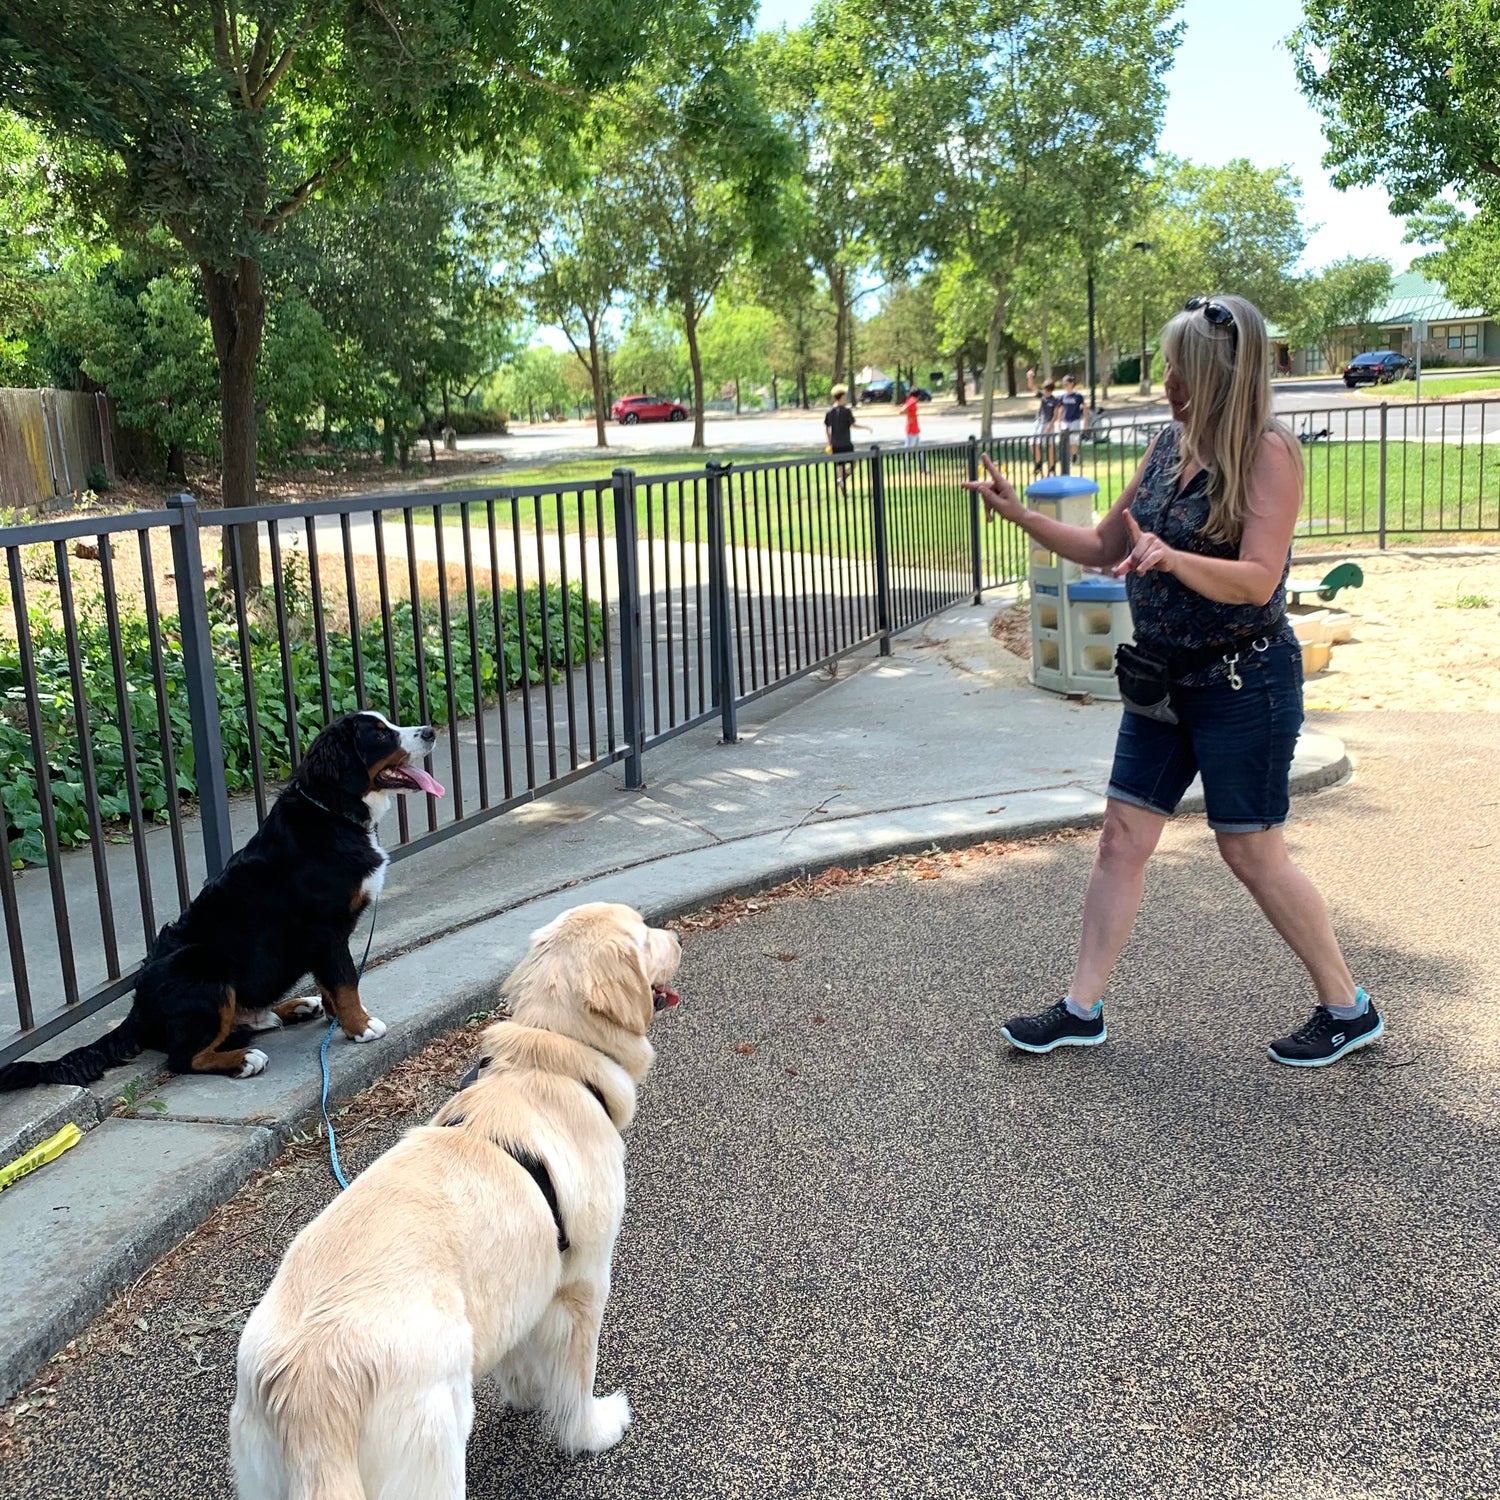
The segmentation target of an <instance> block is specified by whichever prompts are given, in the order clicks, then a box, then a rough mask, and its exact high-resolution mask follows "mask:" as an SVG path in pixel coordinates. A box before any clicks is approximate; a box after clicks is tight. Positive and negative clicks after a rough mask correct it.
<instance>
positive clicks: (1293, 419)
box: [1010, 399, 1500, 547]
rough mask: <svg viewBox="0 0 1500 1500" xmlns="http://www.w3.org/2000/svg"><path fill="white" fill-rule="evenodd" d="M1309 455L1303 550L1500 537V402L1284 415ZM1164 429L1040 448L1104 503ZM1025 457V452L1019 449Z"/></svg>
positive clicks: (1104, 431)
mask: <svg viewBox="0 0 1500 1500" xmlns="http://www.w3.org/2000/svg"><path fill="white" fill-rule="evenodd" d="M1281 415H1282V418H1283V420H1285V421H1286V422H1288V423H1289V425H1290V426H1291V427H1292V429H1293V431H1294V432H1295V433H1296V435H1297V438H1298V441H1299V442H1300V443H1301V445H1302V455H1303V464H1304V478H1303V495H1304V498H1303V505H1302V514H1301V516H1300V517H1299V519H1298V524H1297V536H1298V539H1299V540H1300V541H1304V542H1308V541H1315V540H1317V539H1319V538H1326V539H1327V540H1329V541H1352V540H1364V539H1368V540H1369V541H1370V542H1372V543H1374V544H1375V545H1377V546H1380V547H1384V546H1386V545H1387V544H1388V543H1390V542H1397V543H1399V542H1402V541H1415V540H1421V539H1427V540H1430V539H1432V538H1434V537H1437V538H1446V539H1449V540H1454V539H1457V538H1461V537H1474V538H1483V537H1487V536H1491V535H1493V534H1495V533H1496V532H1500V453H1497V451H1496V450H1497V446H1500V444H1497V439H1500V400H1483V399H1481V400H1473V401H1460V400H1454V401H1430V402H1422V403H1421V404H1420V405H1419V404H1416V403H1394V402H1386V401H1374V400H1369V401H1368V404H1363V403H1362V404H1360V405H1354V404H1352V403H1341V404H1339V405H1338V406H1332V407H1324V408H1318V409H1315V410H1307V411H1288V412H1283V413H1282V414H1281ZM1163 425H1164V419H1157V420H1155V421H1150V422H1121V421H1119V420H1115V421H1113V422H1107V423H1106V424H1101V425H1100V426H1098V427H1096V428H1095V429H1094V430H1093V431H1091V432H1087V433H1083V434H1080V435H1079V436H1078V437H1077V438H1076V439H1075V441H1074V444H1073V445H1072V446H1071V447H1070V449H1069V451H1068V452H1067V453H1066V454H1065V453H1064V451H1063V443H1062V437H1061V434H1056V435H1053V436H1052V438H1051V439H1050V440H1049V441H1048V442H1046V443H1043V444H1038V445H1035V446H1036V447H1037V449H1038V451H1039V452H1040V454H1041V456H1042V457H1043V460H1044V462H1046V463H1052V462H1057V463H1059V464H1060V463H1061V462H1062V461H1064V459H1067V460H1068V461H1070V462H1071V466H1072V468H1073V470H1074V471H1075V472H1077V473H1082V474H1084V475H1086V476H1088V477H1089V478H1090V479H1094V480H1097V481H1098V483H1099V489H1100V499H1101V503H1102V504H1105V505H1108V504H1111V503H1113V501H1114V499H1115V498H1116V497H1117V496H1118V495H1119V493H1120V491H1121V490H1122V489H1123V488H1124V486H1125V484H1126V482H1127V481H1128V480H1129V479H1130V476H1131V475H1132V474H1133V473H1134V472H1135V469H1136V466H1137V464H1138V463H1139V462H1140V460H1141V458H1142V457H1143V455H1144V454H1145V452H1146V448H1147V446H1148V445H1149V443H1150V441H1151V438H1152V436H1153V435H1154V434H1155V433H1156V432H1157V431H1159V430H1160V428H1161V427H1162V426H1163ZM1032 446H1033V444H1032V442H1031V440H1030V439H1022V440H1012V441H1011V443H1010V449H1011V451H1012V453H1013V454H1014V458H1015V462H1016V465H1017V467H1016V468H1015V469H1014V470H1013V471H1012V476H1013V477H1015V475H1016V474H1017V473H1019V474H1020V475H1021V476H1022V477H1025V476H1026V475H1029V474H1030V473H1031V470H1032V468H1033V467H1034V466H1035V457H1034V455H1033V453H1032V452H1031V448H1032ZM1023 447H1024V449H1025V451H1024V452H1021V451H1019V450H1020V449H1021V448H1023Z"/></svg>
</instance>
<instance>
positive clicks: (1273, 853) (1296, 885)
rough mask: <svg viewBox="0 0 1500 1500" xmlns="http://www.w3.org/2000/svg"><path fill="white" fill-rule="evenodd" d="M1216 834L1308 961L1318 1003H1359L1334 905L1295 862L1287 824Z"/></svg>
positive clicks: (1259, 901)
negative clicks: (1335, 924) (1330, 908)
mask: <svg viewBox="0 0 1500 1500" xmlns="http://www.w3.org/2000/svg"><path fill="white" fill-rule="evenodd" d="M1216 837H1217V838H1218V840H1219V853H1220V854H1222V855H1223V856H1224V863H1225V864H1227V865H1228V866H1229V868H1230V869H1231V870H1233V871H1234V873H1235V875H1236V876H1237V877H1238V879H1239V880H1240V882H1241V884H1242V885H1243V886H1244V887H1245V889H1246V890H1247V891H1249V892H1250V894H1251V895H1252V896H1253V897H1254V898H1255V904H1256V905H1257V906H1258V907H1260V909H1261V910H1262V911H1263V912H1264V913H1265V914H1266V920H1267V921H1268V922H1270V924H1271V926H1272V927H1274V928H1275V929H1276V931H1277V932H1279V933H1280V934H1281V937H1282V940H1283V941H1284V942H1285V943H1286V945H1287V947H1288V948H1290V949H1291V950H1292V952H1293V953H1295V954H1296V955H1297V957H1298V958H1300V959H1301V960H1302V962H1303V964H1304V965H1305V966H1306V968H1307V972H1308V973H1309V974H1310V975H1311V976H1312V982H1313V984H1314V985H1315V986H1316V988H1317V991H1318V1003H1319V1004H1320V1005H1337V1006H1349V1005H1353V1004H1354V1003H1355V998H1356V997H1355V988H1356V986H1355V983H1354V976H1353V975H1352V974H1351V973H1350V972H1349V965H1348V964H1346V963H1345V962H1344V955H1343V953H1342V952H1341V951H1340V949H1339V941H1338V939H1337V938H1336V937H1335V936H1334V934H1333V923H1332V922H1331V921H1329V918H1328V907H1327V905H1326V904H1325V902H1324V900H1323V897H1322V896H1321V895H1320V894H1319V892H1318V888H1317V886H1315V885H1314V884H1313V883H1312V881H1311V880H1309V879H1308V877H1307V876H1306V875H1305V874H1303V872H1302V871H1301V870H1299V869H1298V868H1297V866H1296V865H1294V864H1293V863H1292V857H1291V855H1290V854H1289V853H1288V852H1287V847H1286V840H1285V838H1283V836H1282V832H1281V829H1279V828H1267V829H1265V830H1264V831H1263V832H1261V833H1221V834H1218V835H1216Z"/></svg>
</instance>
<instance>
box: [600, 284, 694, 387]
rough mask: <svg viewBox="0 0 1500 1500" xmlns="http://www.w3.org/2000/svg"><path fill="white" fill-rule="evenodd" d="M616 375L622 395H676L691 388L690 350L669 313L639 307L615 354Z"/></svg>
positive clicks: (626, 326) (658, 309) (652, 308)
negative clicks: (638, 393) (688, 350)
mask: <svg viewBox="0 0 1500 1500" xmlns="http://www.w3.org/2000/svg"><path fill="white" fill-rule="evenodd" d="M614 373H615V376H616V378H617V380H618V381H619V388H620V390H621V393H622V394H631V393H634V392H637V391H639V392H641V393H642V394H644V395H668V396H675V395H677V394H678V392H680V391H685V390H687V389H688V387H689V385H690V383H691V377H690V375H689V374H688V361H687V349H686V347H685V345H684V344H683V339H682V334H681V333H679V332H678V330H677V328H676V327H675V326H674V324H673V322H672V319H671V317H670V316H669V315H668V314H666V313H663V312H662V311H661V309H660V308H654V307H649V306H647V307H637V308H636V310H635V313H634V315H633V316H632V317H631V319H630V321H629V322H628V323H627V324H626V325H625V332H624V335H623V336H622V337H621V339H620V345H619V348H618V349H616V350H615V352H614Z"/></svg>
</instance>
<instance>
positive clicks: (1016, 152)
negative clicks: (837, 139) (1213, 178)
mask: <svg viewBox="0 0 1500 1500" xmlns="http://www.w3.org/2000/svg"><path fill="white" fill-rule="evenodd" d="M1174 9H1175V5H1174V3H1173V0H1079V3H1077V4H1075V5H1073V6H1072V7H1071V8H1070V9H1069V11H1068V24H1067V29H1066V40H1065V42H1063V39H1062V38H1060V37H1059V33H1058V29H1057V26H1056V24H1055V22H1054V19H1053V17H1052V16H1051V15H1050V14H1049V13H1048V12H1047V11H1045V10H1044V9H1042V8H1039V7H1037V6H1035V5H1032V4H1028V3H1025V0H978V3H960V0H910V3H908V4H905V5H902V6H900V7H898V8H897V9H896V10H894V11H866V10H860V9H858V8H856V7H846V6H835V5H833V4H831V3H829V0H824V3H823V4H821V5H820V6H819V9H818V10H817V12H816V19H815V22H814V24H815V25H818V26H820V27H826V28H828V29H830V30H833V31H834V32H836V33H837V34H838V35H840V36H842V37H843V38H845V39H846V41H847V43H848V44H849V46H850V47H851V48H852V49H854V51H855V53H856V55H858V56H859V57H860V58H861V59H862V60H863V62H864V68H863V70H862V73H861V75H860V77H861V79H862V84H863V86H862V87H861V88H859V89H853V90H850V91H849V92H848V93H847V94H846V95H843V96H841V99H840V104H839V107H840V109H841V110H842V111H843V113H844V118H845V120H846V122H847V124H848V125H849V126H850V127H851V128H852V127H854V126H855V125H856V124H860V123H862V124H863V126H864V136H863V141H862V151H863V160H862V163H861V170H860V174H859V175H860V178H861V182H862V191H863V193H864V194H865V196H866V197H867V200H868V202H869V205H870V206H869V208H868V209H867V218H868V221H869V222H870V223H871V224H872V225H875V226H878V227H877V230H876V238H877V240H878V249H879V254H880V260H881V264H882V265H883V266H884V267H885V268H886V270H887V272H888V273H890V272H894V271H898V270H900V269H902V268H905V267H909V266H912V265H916V264H920V263H921V262H922V261H923V260H924V259H935V260H937V261H939V262H945V261H947V260H949V259H952V258H957V257H960V256H962V257H964V258H965V259H967V261H968V262H969V264H970V265H972V267H973V268H974V272H975V273H976V274H977V275H979V276H980V277H982V278H983V279H984V281H985V282H986V284H987V285H988V287H989V290H990V293H991V312H990V319H989V330H988V337H987V341H986V361H985V388H984V389H985V398H984V415H983V426H982V431H983V434H984V436H985V437H986V438H988V437H989V436H990V434H991V432H992V427H993V411H994V386H995V375H996V367H997V364H998V360H999V354H1000V350H1001V345H1002V340H1003V336H1004V334H1005V331H1006V328H1007V324H1008V320H1009V314H1010V310H1011V309H1010V298H1011V295H1012V291H1013V285H1012V284H1013V282H1014V279H1015V277H1016V275H1017V273H1018V272H1019V270H1020V268H1021V266H1022V263H1023V260H1024V258H1025V257H1026V256H1027V255H1028V254H1030V253H1035V252H1036V251H1037V250H1039V249H1045V247H1047V246H1049V245H1055V244H1058V243H1061V242H1067V241H1068V240H1070V239H1071V240H1073V241H1074V242H1076V241H1077V240H1078V238H1079V237H1080V235H1081V234H1082V232H1083V229H1084V227H1085V225H1088V224H1093V223H1094V221H1095V218H1096V215H1095V214H1094V213H1093V210H1092V208H1091V205H1092V204H1095V203H1104V204H1119V203H1121V202H1123V201H1124V199H1125V196H1126V193H1127V191H1128V189H1129V187H1130V186H1131V184H1132V183H1134V182H1135V181H1137V180H1138V178H1139V176H1140V173H1141V163H1142V160H1143V158H1144V156H1145V155H1146V153H1147V152H1148V151H1149V150H1150V149H1151V147H1152V146H1153V145H1154V143H1155V139H1156V134H1157V130H1158V128H1159V124H1160V119H1161V113H1162V109H1163V107H1164V105H1165V99H1166V83H1165V75H1166V71H1167V68H1168V67H1169V65H1170V62H1171V57H1172V51H1173V48H1174V46H1175V43H1176V39H1177V36H1178V33H1179V28H1178V27H1177V26H1176V25H1174V24H1172V22H1171V16H1172V13H1173V11H1174ZM1060 43H1062V44H1060ZM1080 184H1082V185H1083V186H1080Z"/></svg>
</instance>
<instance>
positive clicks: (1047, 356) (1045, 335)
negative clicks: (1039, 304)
mask: <svg viewBox="0 0 1500 1500" xmlns="http://www.w3.org/2000/svg"><path fill="white" fill-rule="evenodd" d="M1051 323H1052V310H1051V308H1047V307H1044V308H1043V309H1042V384H1043V385H1046V383H1047V382H1048V381H1049V380H1051V379H1052V340H1051V338H1050V337H1049V335H1050V334H1051V332H1052V329H1051Z"/></svg>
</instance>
